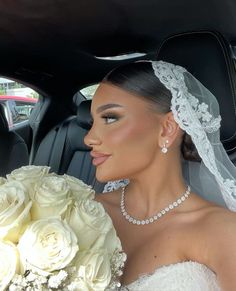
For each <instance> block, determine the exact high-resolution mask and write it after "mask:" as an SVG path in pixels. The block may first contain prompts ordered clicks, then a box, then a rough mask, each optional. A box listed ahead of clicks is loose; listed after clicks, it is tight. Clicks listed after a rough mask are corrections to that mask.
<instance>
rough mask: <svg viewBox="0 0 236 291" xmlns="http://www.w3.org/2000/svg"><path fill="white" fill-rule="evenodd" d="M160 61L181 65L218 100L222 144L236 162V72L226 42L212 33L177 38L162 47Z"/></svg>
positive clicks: (186, 34) (187, 34)
mask: <svg viewBox="0 0 236 291" xmlns="http://www.w3.org/2000/svg"><path fill="white" fill-rule="evenodd" d="M157 58H158V59H159V60H163V61H167V62H171V63H174V64H177V65H182V66H183V67H185V68H186V69H187V70H188V71H189V72H190V73H192V74H193V75H194V76H195V77H196V78H197V79H198V80H199V81H200V82H201V83H202V84H203V85H205V86H206V87H207V88H208V89H209V90H210V91H211V92H212V93H213V94H214V95H215V96H216V98H217V100H218V102H219V105H220V114H221V117H222V122H221V141H222V143H223V145H224V147H225V149H226V151H227V153H228V154H229V156H230V158H231V160H232V161H234V162H236V72H235V65H234V60H233V58H232V53H231V50H230V46H229V44H228V43H227V42H226V40H225V39H224V38H223V37H222V36H221V35H219V34H218V33H216V32H210V31H200V32H192V33H184V34H179V35H175V36H172V37H170V38H168V39H166V40H165V41H164V42H163V43H162V45H161V46H160V48H159V51H158V56H157Z"/></svg>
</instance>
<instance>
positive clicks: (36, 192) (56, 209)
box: [30, 175, 72, 220]
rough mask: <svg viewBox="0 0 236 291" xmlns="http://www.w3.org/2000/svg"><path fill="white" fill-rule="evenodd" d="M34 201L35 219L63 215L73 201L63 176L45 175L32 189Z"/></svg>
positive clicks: (33, 215) (31, 194) (31, 193)
mask: <svg viewBox="0 0 236 291" xmlns="http://www.w3.org/2000/svg"><path fill="white" fill-rule="evenodd" d="M30 196H31V199H32V201H33V205H32V209H31V215H32V219H33V220H37V219H41V218H46V217H50V216H59V215H60V216H63V214H64V213H65V211H66V210H67V207H68V206H69V205H70V204H71V203H72V197H71V191H70V188H69V185H68V183H67V182H66V180H65V179H64V178H63V177H61V176H55V175H49V176H46V177H43V178H42V179H41V180H40V181H39V182H38V183H37V184H35V185H34V187H33V189H32V190H31V191H30Z"/></svg>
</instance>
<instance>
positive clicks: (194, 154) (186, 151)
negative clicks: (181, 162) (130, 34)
mask: <svg viewBox="0 0 236 291" xmlns="http://www.w3.org/2000/svg"><path fill="white" fill-rule="evenodd" d="M181 152H182V155H183V158H184V159H185V160H188V161H193V162H200V161H201V157H200V156H199V154H198V151H197V149H196V147H195V145H194V143H193V142H192V138H191V136H190V135H188V134H187V133H186V132H185V133H184V135H183V140H182V144H181Z"/></svg>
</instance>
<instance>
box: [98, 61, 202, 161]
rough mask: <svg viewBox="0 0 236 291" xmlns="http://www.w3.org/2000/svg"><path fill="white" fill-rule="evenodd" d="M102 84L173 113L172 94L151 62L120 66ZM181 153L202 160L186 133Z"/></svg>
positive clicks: (160, 111) (159, 109)
mask: <svg viewBox="0 0 236 291" xmlns="http://www.w3.org/2000/svg"><path fill="white" fill-rule="evenodd" d="M102 82H103V83H111V84H113V85H115V86H117V87H120V88H121V89H124V90H125V91H128V92H130V93H132V94H134V95H136V96H137V97H139V98H143V99H145V100H146V101H148V102H150V103H151V105H152V108H153V109H154V110H155V111H157V112H159V113H163V114H165V113H168V112H170V111H171V110H170V106H171V98H172V94H171V92H170V91H169V90H168V89H167V88H166V87H165V86H164V85H163V84H162V83H161V81H160V80H159V79H158V78H157V77H156V75H155V74H154V71H153V68H152V64H151V62H148V61H139V62H134V63H129V64H125V65H122V66H119V67H117V68H115V69H114V70H112V71H111V72H110V73H108V74H107V75H106V76H105V78H104V79H103V80H102ZM153 105H154V106H153ZM181 152H182V155H183V157H184V159H186V160H190V161H200V160H201V158H200V157H199V155H198V153H197V150H196V148H195V146H194V144H193V142H192V139H191V137H190V136H189V135H188V134H186V133H184V135H183V141H182V145H181Z"/></svg>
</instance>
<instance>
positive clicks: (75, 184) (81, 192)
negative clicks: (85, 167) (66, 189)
mask: <svg viewBox="0 0 236 291" xmlns="http://www.w3.org/2000/svg"><path fill="white" fill-rule="evenodd" d="M63 177H64V178H65V179H66V181H67V183H68V184H69V186H70V189H71V191H72V193H73V195H74V197H75V198H76V199H79V200H80V199H85V198H88V199H93V198H94V197H95V191H94V190H93V189H92V186H90V185H87V184H85V183H84V182H83V181H81V180H79V179H77V178H75V177H72V176H68V175H63Z"/></svg>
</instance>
